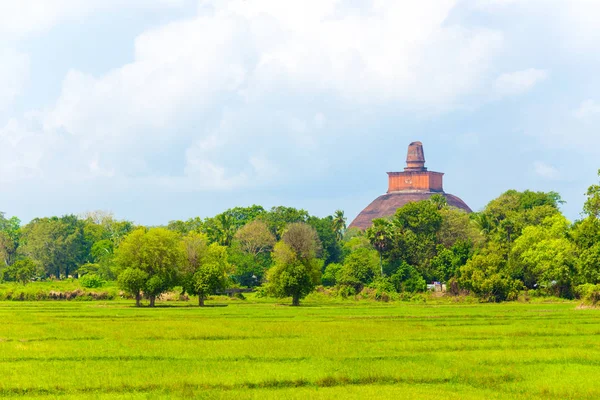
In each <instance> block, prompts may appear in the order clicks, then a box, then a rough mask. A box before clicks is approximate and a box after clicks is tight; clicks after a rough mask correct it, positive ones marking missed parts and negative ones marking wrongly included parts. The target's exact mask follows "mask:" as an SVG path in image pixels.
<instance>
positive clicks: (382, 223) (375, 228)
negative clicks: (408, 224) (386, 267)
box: [366, 219, 391, 276]
mask: <svg viewBox="0 0 600 400" xmlns="http://www.w3.org/2000/svg"><path fill="white" fill-rule="evenodd" d="M366 234H367V238H368V239H369V241H370V242H371V245H372V246H373V247H374V248H375V249H376V250H377V251H378V252H379V267H380V268H381V276H383V252H384V251H385V250H387V249H388V247H389V243H390V240H391V232H390V223H389V222H388V221H386V220H384V219H374V220H373V225H372V226H371V227H370V228H368V229H367V232H366Z"/></svg>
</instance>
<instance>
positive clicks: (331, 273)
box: [321, 263, 342, 286]
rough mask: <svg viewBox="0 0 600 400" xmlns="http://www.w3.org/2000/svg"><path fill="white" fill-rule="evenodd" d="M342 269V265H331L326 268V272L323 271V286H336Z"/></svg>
mask: <svg viewBox="0 0 600 400" xmlns="http://www.w3.org/2000/svg"><path fill="white" fill-rule="evenodd" d="M341 269H342V265H341V264H337V263H331V264H329V265H327V267H325V271H323V276H322V277H321V282H322V283H323V286H335V284H336V282H337V278H336V277H337V275H338V274H339V271H340V270H341Z"/></svg>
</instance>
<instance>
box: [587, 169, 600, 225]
mask: <svg viewBox="0 0 600 400" xmlns="http://www.w3.org/2000/svg"><path fill="white" fill-rule="evenodd" d="M598 176H599V177H600V170H598ZM585 195H586V197H587V199H586V201H585V204H584V205H583V212H584V213H585V214H587V215H588V216H590V217H594V218H598V217H600V185H591V186H590V187H589V188H588V190H587V192H586V194H585Z"/></svg>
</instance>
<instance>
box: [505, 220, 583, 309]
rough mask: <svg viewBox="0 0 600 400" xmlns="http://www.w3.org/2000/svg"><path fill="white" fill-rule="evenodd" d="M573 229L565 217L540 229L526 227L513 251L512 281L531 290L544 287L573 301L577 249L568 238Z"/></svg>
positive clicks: (545, 223) (542, 225)
mask: <svg viewBox="0 0 600 400" xmlns="http://www.w3.org/2000/svg"><path fill="white" fill-rule="evenodd" d="M569 226H570V224H569V221H567V219H566V218H565V217H564V216H563V215H561V214H556V215H553V216H551V217H548V218H546V219H545V220H544V222H543V223H542V224H540V225H536V226H527V227H525V229H523V233H522V234H521V236H520V237H519V238H518V239H517V240H515V243H514V247H513V249H512V255H511V265H510V267H511V268H510V270H511V272H512V274H511V275H512V277H513V278H515V279H519V280H521V281H522V282H523V283H524V284H525V286H526V287H528V288H530V289H531V288H534V287H536V285H537V286H543V287H546V288H547V289H548V290H550V291H554V294H556V295H558V296H562V297H572V295H573V281H572V280H573V278H574V275H575V271H576V248H575V245H574V244H573V243H572V242H571V241H570V240H569V238H568V231H569Z"/></svg>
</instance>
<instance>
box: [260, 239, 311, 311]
mask: <svg viewBox="0 0 600 400" xmlns="http://www.w3.org/2000/svg"><path fill="white" fill-rule="evenodd" d="M307 240H308V239H307ZM311 254H314V253H312V252H311V253H309V254H308V255H304V256H302V255H300V254H298V253H297V252H296V251H294V249H292V247H291V246H290V245H288V244H287V243H286V242H285V241H280V242H279V243H277V244H276V245H275V248H274V250H273V260H274V261H275V265H274V266H273V267H272V268H271V269H270V270H269V271H268V274H267V280H268V283H269V292H270V293H271V294H272V295H274V296H276V297H279V298H283V297H289V296H291V297H292V305H293V306H299V305H300V299H302V298H304V297H306V295H308V294H309V293H310V292H312V291H313V289H314V288H315V286H316V285H317V284H318V283H319V281H320V279H321V267H322V262H321V261H320V260H318V259H317V258H315V257H314V256H313V255H311Z"/></svg>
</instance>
